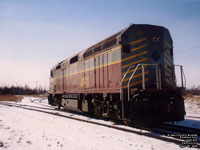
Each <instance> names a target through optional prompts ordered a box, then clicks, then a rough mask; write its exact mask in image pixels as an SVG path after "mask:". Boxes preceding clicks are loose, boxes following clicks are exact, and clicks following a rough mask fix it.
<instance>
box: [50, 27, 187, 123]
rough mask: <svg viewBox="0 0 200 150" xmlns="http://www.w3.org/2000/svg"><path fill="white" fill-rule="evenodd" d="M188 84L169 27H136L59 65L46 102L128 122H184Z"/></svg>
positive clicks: (51, 73)
mask: <svg viewBox="0 0 200 150" xmlns="http://www.w3.org/2000/svg"><path fill="white" fill-rule="evenodd" d="M176 67H179V68H180V73H179V76H180V79H181V85H180V86H177V76H176V73H175V70H176V69H175V68H176ZM185 82H186V81H185V76H184V72H183V67H182V66H180V65H175V64H174V57H173V41H172V38H171V35H170V33H169V31H168V29H166V28H164V27H161V26H155V25H148V24H133V25H130V26H129V27H127V28H125V29H123V30H121V31H120V32H118V33H116V34H114V35H112V36H110V37H108V38H106V39H104V40H102V41H100V42H98V43H97V44H94V45H92V46H91V47H89V48H87V49H85V50H83V51H81V52H80V53H78V54H76V55H74V56H72V57H70V58H67V59H66V60H63V61H61V62H60V63H58V64H57V65H55V66H54V67H53V68H52V69H51V71H50V88H49V94H48V102H49V104H51V105H57V106H58V107H59V108H60V107H62V108H64V109H67V110H72V111H79V112H87V113H89V114H93V115H95V116H101V117H108V118H114V119H117V120H118V119H119V120H123V121H124V122H136V123H149V122H151V123H152V122H154V123H158V122H167V121H181V120H183V119H184V115H185V107H184V98H183V92H184V89H185Z"/></svg>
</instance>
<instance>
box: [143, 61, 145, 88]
mask: <svg viewBox="0 0 200 150" xmlns="http://www.w3.org/2000/svg"><path fill="white" fill-rule="evenodd" d="M142 89H143V90H145V74H144V65H142Z"/></svg>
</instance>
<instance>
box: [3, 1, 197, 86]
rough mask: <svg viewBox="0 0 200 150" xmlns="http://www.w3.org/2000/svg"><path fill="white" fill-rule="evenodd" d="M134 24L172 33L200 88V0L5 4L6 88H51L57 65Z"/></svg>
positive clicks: (180, 59) (179, 58)
mask: <svg viewBox="0 0 200 150" xmlns="http://www.w3.org/2000/svg"><path fill="white" fill-rule="evenodd" d="M132 23H135V24H141V23H142V24H154V25H161V26H164V27H166V28H168V29H169V30H170V32H171V35H172V38H173V40H174V54H175V63H176V64H182V65H183V66H184V70H185V74H186V78H187V87H192V86H194V85H195V86H197V85H200V78H199V77H200V66H199V64H200V59H199V56H200V28H199V27H200V0H168V1H164V0H140V1H136V0H115V1H114V0H113V1H111V0H110V1H109V0H43V1H41V0H9V1H8V0H0V45H1V46H0V52H1V55H0V68H1V71H0V85H16V84H18V85H25V84H28V85H30V86H31V87H35V86H36V81H37V82H38V84H39V85H41V86H42V87H44V86H45V87H48V82H49V70H50V68H51V67H52V66H53V65H55V64H56V63H58V62H59V61H61V60H63V59H65V58H67V57H70V56H71V55H73V54H75V53H77V52H79V51H81V50H83V49H85V48H87V47H89V46H91V45H92V44H95V43H96V42H98V41H100V40H102V39H104V38H106V37H107V36H110V35H111V34H114V33H116V32H118V31H120V30H121V29H123V28H125V27H127V26H129V25H130V24H132ZM195 47H196V48H195ZM182 50H185V51H182ZM181 51H182V52H181Z"/></svg>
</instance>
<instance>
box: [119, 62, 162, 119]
mask: <svg viewBox="0 0 200 150" xmlns="http://www.w3.org/2000/svg"><path fill="white" fill-rule="evenodd" d="M140 66H141V67H142V90H145V71H144V66H155V68H156V69H155V71H156V72H155V73H156V88H157V89H158V90H160V89H161V71H160V65H159V64H137V65H133V66H129V68H128V70H127V71H126V73H125V74H124V76H123V78H122V80H121V82H120V100H121V101H122V119H124V98H123V89H122V83H123V81H124V79H125V78H126V76H127V74H128V72H129V70H130V69H131V68H135V69H134V71H133V73H132V74H131V76H130V78H129V80H128V84H127V86H128V101H129V100H130V81H131V80H132V78H133V76H134V75H135V73H136V71H137V70H138V68H139V67H140Z"/></svg>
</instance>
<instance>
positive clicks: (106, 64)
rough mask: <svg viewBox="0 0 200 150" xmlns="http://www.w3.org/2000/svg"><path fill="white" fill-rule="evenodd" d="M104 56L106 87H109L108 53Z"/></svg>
mask: <svg viewBox="0 0 200 150" xmlns="http://www.w3.org/2000/svg"><path fill="white" fill-rule="evenodd" d="M103 57H104V67H103V69H104V81H103V82H104V88H108V53H105V54H104V55H103Z"/></svg>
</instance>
